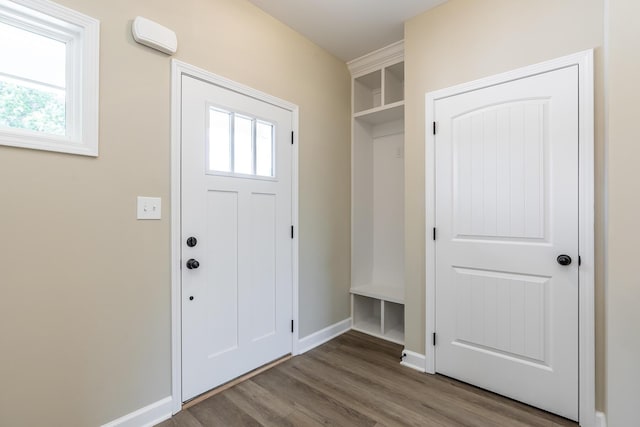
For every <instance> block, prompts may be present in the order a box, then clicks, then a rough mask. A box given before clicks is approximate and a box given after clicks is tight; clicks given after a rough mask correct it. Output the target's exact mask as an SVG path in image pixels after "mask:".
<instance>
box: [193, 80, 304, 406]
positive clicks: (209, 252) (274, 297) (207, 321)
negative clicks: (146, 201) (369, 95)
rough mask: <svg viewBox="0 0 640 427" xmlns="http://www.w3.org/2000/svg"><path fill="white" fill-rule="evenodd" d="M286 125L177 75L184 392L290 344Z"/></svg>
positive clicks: (217, 381) (206, 386) (280, 115)
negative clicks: (179, 79)
mask: <svg viewBox="0 0 640 427" xmlns="http://www.w3.org/2000/svg"><path fill="white" fill-rule="evenodd" d="M291 130H292V113H291V111H288V110H285V109H283V108H280V107H277V106H274V105H272V104H269V103H266V102H263V101H260V100H257V99H255V98H252V97H249V96H246V95H243V94H240V93H237V92H234V91H232V90H230V89H227V88H223V87H220V86H216V85H214V84H210V83H206V82H203V81H201V80H197V79H194V78H191V77H187V76H183V77H182V182H181V185H182V206H181V209H182V390H183V396H182V398H183V401H186V400H188V399H190V398H192V397H194V396H197V395H198V394H201V393H203V392H205V391H207V390H210V389H212V388H214V387H216V386H218V385H221V384H223V383H225V382H227V381H229V380H231V379H233V378H236V377H238V376H240V375H242V374H244V373H246V372H249V371H251V370H253V369H255V368H257V367H259V366H261V365H264V364H266V363H268V362H270V361H272V360H275V359H277V358H279V357H281V356H284V355H286V354H288V353H290V352H291V349H292V334H291V322H292V264H291V263H292V248H293V246H292V240H291V239H292V236H291V231H290V227H291V224H292V222H291V218H292V197H291V196H292V194H291V192H292V187H291V152H292V149H291V142H290V141H291Z"/></svg>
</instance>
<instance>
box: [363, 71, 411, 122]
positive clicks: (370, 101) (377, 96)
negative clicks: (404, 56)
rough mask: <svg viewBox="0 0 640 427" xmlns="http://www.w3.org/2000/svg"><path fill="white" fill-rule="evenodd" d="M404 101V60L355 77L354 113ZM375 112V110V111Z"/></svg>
mask: <svg viewBox="0 0 640 427" xmlns="http://www.w3.org/2000/svg"><path fill="white" fill-rule="evenodd" d="M402 101H404V62H397V63H394V64H391V65H387V66H384V67H381V68H380V69H377V70H375V71H371V72H369V73H367V74H364V75H361V76H357V77H355V78H354V79H353V114H354V117H355V116H359V113H363V112H371V110H376V109H378V108H381V107H391V106H395V104H398V103H399V102H402ZM374 112H375V111H374Z"/></svg>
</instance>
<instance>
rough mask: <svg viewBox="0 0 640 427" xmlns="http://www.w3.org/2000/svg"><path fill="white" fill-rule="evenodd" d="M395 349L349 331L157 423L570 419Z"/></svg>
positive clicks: (525, 422)
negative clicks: (416, 365) (421, 366)
mask: <svg viewBox="0 0 640 427" xmlns="http://www.w3.org/2000/svg"><path fill="white" fill-rule="evenodd" d="M401 350H402V347H401V346H399V345H396V344H392V343H389V342H387V341H383V340H379V339H376V338H373V337H370V336H368V335H365V334H361V333H358V332H354V331H350V332H348V333H346V334H344V335H341V336H340V337H338V338H336V339H334V340H332V341H330V342H328V343H326V344H324V345H322V346H320V347H318V348H316V349H314V350H312V351H309V352H307V353H305V354H304V355H302V356H298V357H294V358H292V359H291V360H289V361H287V362H284V363H282V364H280V365H278V366H276V367H274V368H272V369H270V370H268V371H266V372H263V373H261V374H259V375H257V376H255V377H253V378H251V379H249V380H247V381H245V382H243V383H240V384H238V385H235V386H233V387H231V388H229V389H228V390H225V391H223V392H221V393H219V394H216V395H215V396H212V397H210V398H208V399H206V400H204V401H202V402H200V403H198V404H196V405H194V406H192V407H191V408H189V409H186V410H183V411H182V412H180V413H178V414H177V415H175V416H174V417H173V418H171V419H169V420H167V421H165V422H163V423H161V424H159V425H158V427H210V426H225V427H233V426H274V427H286V426H295V427H298V426H323V425H333V426H372V427H373V426H375V427H382V426H389V427H390V426H421V427H424V426H447V427H448V426H451V427H453V426H456V427H457V426H470V427H483V426H491V427H497V426H505V427H506V426H508V427H518V426H577V424H576V423H574V422H572V421H569V420H566V419H564V418H560V417H557V416H555V415H552V414H549V413H547V412H544V411H540V410H538V409H535V408H532V407H530V406H527V405H524V404H521V403H518V402H515V401H513V400H510V399H507V398H504V397H501V396H498V395H496V394H493V393H490V392H487V391H484V390H481V389H478V388H476V387H473V386H470V385H468V384H464V383H461V382H458V381H455V380H453V379H450V378H447V377H444V376H441V375H426V374H423V373H420V372H417V371H414V370H412V369H409V368H405V367H402V366H401V365H400V364H399V356H400V353H401Z"/></svg>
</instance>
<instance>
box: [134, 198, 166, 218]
mask: <svg viewBox="0 0 640 427" xmlns="http://www.w3.org/2000/svg"><path fill="white" fill-rule="evenodd" d="M161 217H162V199H160V197H142V196H138V219H160V218H161Z"/></svg>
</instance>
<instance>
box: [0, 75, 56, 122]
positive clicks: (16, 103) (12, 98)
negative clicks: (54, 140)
mask: <svg viewBox="0 0 640 427" xmlns="http://www.w3.org/2000/svg"><path fill="white" fill-rule="evenodd" d="M0 127H8V128H14V129H15V128H18V129H28V130H33V131H37V132H42V133H48V134H53V135H65V133H66V126H65V100H64V96H60V95H57V94H55V93H52V92H47V91H44V90H38V89H35V88H30V87H25V86H20V85H17V84H15V83H10V82H5V81H0Z"/></svg>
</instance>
